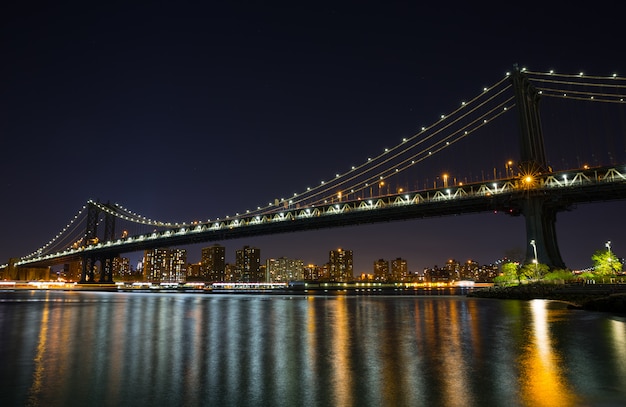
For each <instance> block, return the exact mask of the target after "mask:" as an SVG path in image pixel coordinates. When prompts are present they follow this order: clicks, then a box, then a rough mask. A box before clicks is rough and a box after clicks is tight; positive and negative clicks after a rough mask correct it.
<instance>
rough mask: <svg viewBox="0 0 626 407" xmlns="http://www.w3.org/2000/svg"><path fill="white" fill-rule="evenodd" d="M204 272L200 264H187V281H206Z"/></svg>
mask: <svg viewBox="0 0 626 407" xmlns="http://www.w3.org/2000/svg"><path fill="white" fill-rule="evenodd" d="M206 280H207V278H206V272H205V271H204V267H203V266H202V262H201V261H200V262H198V263H189V264H187V281H206Z"/></svg>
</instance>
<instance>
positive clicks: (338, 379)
mask: <svg viewBox="0 0 626 407" xmlns="http://www.w3.org/2000/svg"><path fill="white" fill-rule="evenodd" d="M336 302H337V308H336V318H335V321H336V322H335V334H334V335H333V345H332V346H333V352H332V358H333V359H332V361H331V363H332V365H333V376H334V378H333V379H334V380H333V383H334V388H333V391H334V396H335V403H334V404H335V405H336V406H351V405H353V402H352V393H351V391H350V389H351V388H352V383H351V375H350V331H349V329H348V309H347V305H346V297H337V301H336Z"/></svg>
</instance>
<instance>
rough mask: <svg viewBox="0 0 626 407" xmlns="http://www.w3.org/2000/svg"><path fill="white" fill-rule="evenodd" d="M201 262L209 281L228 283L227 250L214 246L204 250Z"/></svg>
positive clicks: (217, 245)
mask: <svg viewBox="0 0 626 407" xmlns="http://www.w3.org/2000/svg"><path fill="white" fill-rule="evenodd" d="M200 262H201V263H202V267H203V268H204V272H205V273H206V278H207V279H208V281H212V282H223V281H226V248H225V247H224V246H221V245H219V244H214V245H213V246H210V247H205V248H203V249H202V258H201V259H200Z"/></svg>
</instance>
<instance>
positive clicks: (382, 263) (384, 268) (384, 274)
mask: <svg viewBox="0 0 626 407" xmlns="http://www.w3.org/2000/svg"><path fill="white" fill-rule="evenodd" d="M387 280H389V262H388V261H387V260H385V259H378V260H376V261H375V262H374V281H387Z"/></svg>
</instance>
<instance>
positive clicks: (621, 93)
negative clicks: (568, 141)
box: [22, 68, 626, 259]
mask: <svg viewBox="0 0 626 407" xmlns="http://www.w3.org/2000/svg"><path fill="white" fill-rule="evenodd" d="M521 72H523V73H524V74H525V75H527V77H528V78H529V80H531V82H533V83H534V82H536V83H537V87H536V88H537V90H538V91H539V92H540V94H541V95H542V96H548V97H558V98H571V99H580V100H587V101H594V102H609V103H624V100H625V99H626V80H625V79H624V78H621V77H618V76H617V74H613V75H611V76H609V77H601V76H589V75H584V74H583V73H582V72H580V73H578V74H557V73H555V72H554V71H549V72H546V73H541V72H533V71H528V70H527V69H526V68H522V69H521ZM509 76H510V72H507V73H506V75H505V76H504V78H502V79H501V80H499V81H498V82H496V83H495V84H493V85H491V86H488V87H484V88H483V89H482V92H481V93H480V94H478V95H477V96H475V97H474V98H472V99H470V100H469V101H467V102H466V101H463V102H461V103H460V105H459V107H457V108H456V109H454V110H453V111H452V112H450V113H448V114H442V115H441V116H440V117H439V119H438V120H436V121H435V122H433V123H432V124H431V125H430V126H424V127H422V128H421V130H420V131H419V132H418V133H416V134H414V135H413V136H411V137H408V138H403V139H402V140H401V142H400V143H399V144H397V145H396V146H394V147H391V148H385V149H384V150H383V151H382V152H381V153H380V154H379V155H377V156H375V157H373V158H372V157H369V158H367V159H366V160H364V161H363V163H362V164H360V165H357V166H352V167H351V168H350V169H349V170H348V171H346V172H345V173H337V174H335V176H334V177H333V178H331V179H329V180H326V181H321V182H320V183H319V184H318V185H317V186H314V187H307V188H306V189H305V190H304V191H303V192H300V193H293V195H292V196H291V197H290V198H287V199H286V198H280V199H276V200H275V202H274V203H272V202H269V203H268V204H267V205H266V206H258V207H257V209H255V210H246V211H245V213H243V214H240V213H236V214H235V216H230V215H226V216H225V217H224V218H223V219H226V220H230V221H233V220H236V219H241V218H243V217H251V216H254V215H257V216H266V215H271V214H273V213H277V212H280V211H282V210H284V209H285V208H297V207H307V206H308V207H311V208H315V207H316V206H317V205H324V204H327V203H328V201H329V200H330V201H331V202H332V201H333V200H335V199H337V200H338V201H341V199H342V193H341V192H339V193H337V192H336V191H345V192H344V194H346V195H347V194H356V193H358V192H362V191H364V190H366V189H367V188H372V187H373V186H375V185H380V184H382V183H384V182H387V180H388V179H389V178H390V177H393V176H394V175H396V174H399V173H401V172H403V171H405V170H407V169H408V168H410V167H412V166H414V165H415V164H417V163H419V162H421V161H423V160H425V159H428V158H431V157H433V156H434V155H436V154H437V153H439V152H441V151H443V150H445V149H446V148H448V147H450V146H451V145H453V144H455V143H457V142H458V141H460V140H462V139H463V138H465V137H467V136H469V135H470V134H472V133H474V132H475V131H476V130H478V129H479V128H481V127H483V126H485V125H487V124H488V123H490V122H492V121H493V120H495V119H496V118H498V117H499V116H501V115H503V114H504V113H506V112H508V111H510V110H511V109H512V108H513V107H514V106H515V104H514V97H513V96H507V95H506V93H505V92H506V91H507V90H509V89H510V88H511V84H510V83H509V81H508V78H509ZM607 80H609V81H610V83H608V84H607V83H599V82H598V81H607ZM564 85H567V86H580V87H587V88H594V89H595V88H599V87H603V88H610V89H613V90H614V91H615V92H614V93H607V92H600V91H591V92H585V91H582V90H577V89H575V90H572V89H563V86H564ZM490 103H495V106H493V107H491V106H488V104H490ZM481 109H486V110H485V111H481ZM473 113H478V114H479V116H478V117H477V118H473V119H471V117H470V116H469V115H470V114H473ZM468 118H469V119H468ZM464 120H466V121H464ZM455 125H456V126H457V127H454V126H455ZM446 131H448V133H446ZM437 136H438V137H439V138H438V139H435V137H437ZM429 143H430V144H429ZM422 145H425V146H422ZM419 147H422V148H421V149H420V150H417V148H419ZM413 150H417V151H413ZM405 155H406V157H405ZM396 159H397V160H399V162H397V163H395V165H392V166H391V167H384V166H385V164H389V163H392V162H393V160H396ZM376 171H377V172H376ZM88 205H96V206H97V207H98V208H99V209H100V210H101V211H103V212H105V213H108V214H110V215H113V216H116V217H117V218H119V219H123V220H125V221H129V222H132V223H136V224H142V225H148V226H153V227H159V228H172V227H176V228H189V227H191V226H193V225H196V226H197V225H207V224H210V223H212V222H220V218H217V219H216V220H215V221H212V220H211V219H208V220H207V221H205V222H199V221H191V222H182V223H178V222H169V221H160V220H154V219H150V218H148V217H146V216H143V215H141V214H139V213H136V212H133V211H131V210H130V209H127V208H125V207H124V206H122V205H120V204H117V203H116V204H114V205H113V207H114V208H115V209H111V208H110V207H109V206H107V205H104V204H101V203H99V202H95V201H93V200H89V201H88ZM86 207H87V205H85V206H83V207H82V208H81V210H80V211H79V212H78V214H77V215H76V216H74V218H73V219H72V220H71V221H70V222H69V223H68V225H67V226H66V227H65V228H63V229H62V230H61V231H60V232H59V233H58V234H57V235H56V236H55V237H54V238H53V239H51V240H50V241H49V242H48V243H46V244H45V245H43V246H42V247H41V248H39V249H37V250H35V251H34V252H33V253H31V254H29V255H27V256H24V257H23V258H22V259H29V258H34V257H36V256H40V255H41V254H42V253H43V252H44V251H46V250H49V249H50V248H52V247H53V245H54V244H55V243H57V242H59V241H61V237H63V236H64V235H65V234H66V233H68V231H70V228H71V226H72V225H74V224H75V223H76V221H77V219H78V218H79V217H80V216H81V214H83V212H84V210H85V208H86Z"/></svg>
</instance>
